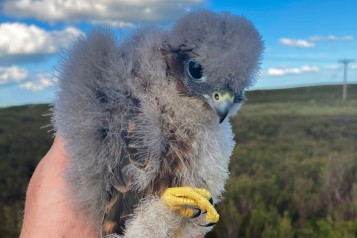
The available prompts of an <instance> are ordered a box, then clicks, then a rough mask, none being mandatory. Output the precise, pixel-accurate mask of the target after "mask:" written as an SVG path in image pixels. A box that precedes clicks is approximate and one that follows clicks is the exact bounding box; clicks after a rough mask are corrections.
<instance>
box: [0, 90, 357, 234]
mask: <svg viewBox="0 0 357 238" xmlns="http://www.w3.org/2000/svg"><path fill="white" fill-rule="evenodd" d="M341 93H342V87H341V86H323V87H309V88H298V89H285V90H273V91H253V92H249V93H248V95H247V97H248V102H247V103H246V105H244V106H243V108H242V109H241V111H240V112H239V114H238V117H237V118H235V119H233V120H232V124H233V129H234V131H235V134H236V140H237V142H238V145H237V147H236V149H235V151H234V154H233V156H232V160H231V165H230V171H231V176H230V179H229V181H228V182H227V185H226V189H227V192H226V193H225V194H224V197H225V199H224V200H223V202H222V203H221V204H220V205H219V206H218V209H219V212H220V214H221V220H220V222H219V223H218V224H217V225H216V227H215V228H214V230H213V231H212V232H211V233H210V234H209V235H208V236H207V237H219V238H221V237H246V238H290V237H291V238H305V237H314V238H315V237H316V238H353V237H357V85H350V86H349V95H348V96H349V98H348V101H347V102H342V101H341ZM48 112H49V110H48V106H47V105H36V106H22V107H12V108H5V109H1V110H0V237H9V238H11V237H18V234H19V229H20V226H21V216H22V210H23V200H24V194H25V189H26V186H27V183H28V180H29V178H30V176H31V174H32V172H33V170H34V168H35V166H36V164H37V162H38V161H39V159H40V158H41V157H42V156H43V155H44V154H45V153H46V151H47V150H48V148H49V147H50V144H51V133H47V130H48V129H50V128H47V129H42V130H41V129H40V127H41V126H44V125H47V124H49V120H50V118H49V117H42V116H41V115H43V114H47V113H48Z"/></svg>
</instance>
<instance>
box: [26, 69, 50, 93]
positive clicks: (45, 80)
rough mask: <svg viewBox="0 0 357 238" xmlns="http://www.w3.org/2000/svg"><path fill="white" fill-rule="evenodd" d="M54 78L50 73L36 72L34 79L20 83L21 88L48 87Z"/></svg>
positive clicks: (37, 88)
mask: <svg viewBox="0 0 357 238" xmlns="http://www.w3.org/2000/svg"><path fill="white" fill-rule="evenodd" d="M55 81H56V79H55V78H54V76H52V74H50V73H37V74H36V76H35V79H34V80H32V81H27V82H25V83H22V84H20V87H21V88H23V89H27V90H31V91H40V90H44V89H46V88H48V87H50V86H51V85H52V84H53V83H54V82H55Z"/></svg>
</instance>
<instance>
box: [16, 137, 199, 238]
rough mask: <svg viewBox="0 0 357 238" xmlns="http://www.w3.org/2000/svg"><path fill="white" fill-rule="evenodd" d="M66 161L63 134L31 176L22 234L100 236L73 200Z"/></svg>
mask: <svg viewBox="0 0 357 238" xmlns="http://www.w3.org/2000/svg"><path fill="white" fill-rule="evenodd" d="M67 164H68V156H67V154H66V151H65V149H64V145H63V141H62V138H60V137H59V136H58V135H57V136H56V138H55V140H54V143H53V145H52V147H51V148H50V150H49V151H48V152H47V154H46V155H45V157H43V159H42V160H41V161H40V163H39V164H38V165H37V168H36V170H35V172H34V174H33V175H32V178H31V180H30V183H29V186H28V189H27V193H26V203H25V214H24V222H23V226H22V229H21V235H20V238H42V237H46V238H78V237H86V238H98V237H99V231H98V230H97V229H96V228H94V227H93V226H88V225H86V224H88V221H86V219H85V217H84V216H81V215H80V214H79V212H78V211H76V209H75V208H74V205H73V204H72V203H71V202H70V201H71V199H70V198H69V197H68V196H69V194H68V193H67V192H66V189H65V180H64V170H65V168H66V166H67ZM202 237H203V236H197V237H196V238H202Z"/></svg>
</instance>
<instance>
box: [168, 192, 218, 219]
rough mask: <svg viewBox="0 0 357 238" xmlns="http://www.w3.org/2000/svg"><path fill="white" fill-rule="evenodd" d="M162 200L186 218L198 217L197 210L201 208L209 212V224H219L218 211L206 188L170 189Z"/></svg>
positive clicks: (207, 216)
mask: <svg viewBox="0 0 357 238" xmlns="http://www.w3.org/2000/svg"><path fill="white" fill-rule="evenodd" d="M161 199H162V200H163V201H164V202H165V203H166V205H167V206H169V207H170V208H172V209H174V210H175V211H177V212H178V213H179V214H180V215H181V216H182V217H184V218H192V217H195V215H197V213H195V210H196V211H197V208H199V209H200V210H201V211H207V215H206V220H207V221H208V222H210V223H217V221H218V220H219V215H218V213H217V211H216V209H215V208H214V207H213V205H212V204H211V202H210V201H209V200H210V199H211V193H210V192H208V191H207V190H206V189H204V188H192V187H175V188H168V189H166V190H165V191H164V192H163V194H162V195H161ZM195 207H197V208H195ZM198 215H199V214H198Z"/></svg>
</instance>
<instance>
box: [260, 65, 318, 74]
mask: <svg viewBox="0 0 357 238" xmlns="http://www.w3.org/2000/svg"><path fill="white" fill-rule="evenodd" d="M318 71H320V68H319V67H317V66H309V65H304V66H301V67H291V68H288V67H282V68H270V69H268V73H267V75H268V76H284V75H291V74H293V75H294V74H295V75H297V74H303V73H309V72H318Z"/></svg>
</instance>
